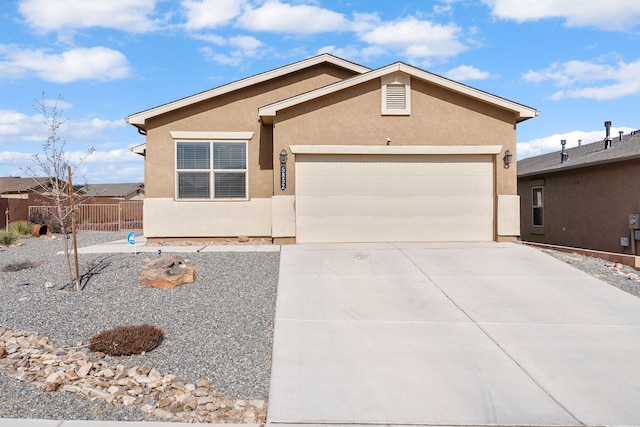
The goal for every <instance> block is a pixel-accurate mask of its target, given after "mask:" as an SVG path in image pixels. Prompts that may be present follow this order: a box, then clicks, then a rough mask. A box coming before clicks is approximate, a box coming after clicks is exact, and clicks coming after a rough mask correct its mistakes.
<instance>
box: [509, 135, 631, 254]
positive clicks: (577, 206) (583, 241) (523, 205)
mask: <svg viewBox="0 0 640 427" xmlns="http://www.w3.org/2000/svg"><path fill="white" fill-rule="evenodd" d="M606 139H607V138H606V136H605V139H604V140H601V141H596V142H593V143H590V144H583V145H581V146H579V147H574V148H569V149H566V150H562V151H556V152H553V153H549V154H544V155H541V156H537V157H531V158H528V159H523V160H520V161H519V162H518V163H517V167H518V195H519V196H520V201H521V202H520V209H521V212H520V222H521V230H520V232H521V238H522V240H524V241H530V242H538V243H548V244H555V245H562V246H570V247H575V248H584V249H595V250H601V251H607V252H618V253H620V252H622V253H632V252H634V251H635V253H637V252H638V250H636V247H635V246H636V243H640V242H638V241H635V237H638V238H640V235H638V236H635V234H636V233H635V232H633V231H632V230H633V228H634V227H639V228H640V218H638V220H637V221H636V224H630V215H631V214H640V131H634V132H631V133H630V134H627V135H623V134H620V135H619V136H614V137H611V138H609V139H610V144H607V146H606V147H605V144H606ZM563 153H564V154H563ZM632 219H633V217H632ZM638 234H640V233H638ZM639 240H640V239H639ZM635 253H634V254H635Z"/></svg>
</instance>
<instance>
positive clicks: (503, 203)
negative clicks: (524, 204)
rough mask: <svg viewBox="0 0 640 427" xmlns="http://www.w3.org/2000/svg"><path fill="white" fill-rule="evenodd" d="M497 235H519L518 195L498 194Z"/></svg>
mask: <svg viewBox="0 0 640 427" xmlns="http://www.w3.org/2000/svg"><path fill="white" fill-rule="evenodd" d="M498 235H499V236H519V235H520V196H516V195H508V194H503V195H498Z"/></svg>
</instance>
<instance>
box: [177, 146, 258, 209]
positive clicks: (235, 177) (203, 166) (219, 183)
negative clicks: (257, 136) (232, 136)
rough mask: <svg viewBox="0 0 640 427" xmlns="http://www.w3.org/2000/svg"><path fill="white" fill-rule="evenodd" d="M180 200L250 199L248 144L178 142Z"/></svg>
mask: <svg viewBox="0 0 640 427" xmlns="http://www.w3.org/2000/svg"><path fill="white" fill-rule="evenodd" d="M176 173H177V177H176V182H177V197H178V199H245V198H247V143H246V142H225V141H194V142H186V141H185V142H183V141H179V142H177V143H176Z"/></svg>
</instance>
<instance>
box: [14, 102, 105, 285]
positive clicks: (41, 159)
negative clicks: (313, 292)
mask: <svg viewBox="0 0 640 427" xmlns="http://www.w3.org/2000/svg"><path fill="white" fill-rule="evenodd" d="M61 104H62V96H60V95H58V98H57V99H56V100H55V102H53V104H51V105H50V104H48V103H47V102H46V100H45V97H44V92H43V93H42V99H41V100H36V104H34V106H33V108H34V109H35V110H36V111H38V112H39V113H40V114H41V115H42V117H43V118H44V120H43V123H44V125H45V126H46V128H47V132H48V136H47V141H46V142H45V143H44V144H43V145H42V153H40V154H34V155H33V165H32V166H30V167H27V168H26V170H27V172H28V173H29V174H31V175H32V176H33V177H36V176H37V174H40V175H42V176H44V177H46V179H45V180H42V181H39V182H40V187H41V190H42V196H44V197H45V198H47V199H48V200H49V201H50V203H51V206H52V209H51V210H50V215H51V219H52V221H54V222H55V223H56V225H57V226H58V227H59V229H60V232H61V234H62V246H63V249H64V259H65V264H66V269H67V273H68V275H69V284H73V282H74V275H73V270H72V268H71V259H70V251H69V242H68V236H69V233H70V232H71V227H70V222H71V217H72V215H74V214H75V211H76V209H75V207H76V206H77V203H75V204H74V199H75V196H74V189H73V188H72V187H71V186H70V185H69V183H70V182H71V176H72V175H73V174H74V173H75V171H76V170H77V169H78V167H79V166H80V163H82V161H83V160H84V159H86V157H87V156H89V155H90V154H91V153H93V151H94V149H93V148H90V149H89V151H88V152H87V154H86V155H85V156H83V157H82V158H81V159H80V160H79V162H78V163H77V164H73V163H71V162H70V160H69V159H68V156H67V155H66V153H65V151H64V147H65V144H66V142H65V140H64V139H60V136H59V132H60V128H61V126H62V125H63V124H64V123H65V122H66V119H64V117H63V110H62V106H61ZM75 282H76V291H79V290H80V280H79V278H76V280H75Z"/></svg>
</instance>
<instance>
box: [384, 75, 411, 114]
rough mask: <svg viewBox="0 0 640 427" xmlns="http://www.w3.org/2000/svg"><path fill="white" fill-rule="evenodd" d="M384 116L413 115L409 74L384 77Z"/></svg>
mask: <svg viewBox="0 0 640 427" xmlns="http://www.w3.org/2000/svg"><path fill="white" fill-rule="evenodd" d="M382 114H383V115H400V116H408V115H410V114H411V77H409V76H408V75H407V74H404V73H394V74H391V75H388V76H384V77H382Z"/></svg>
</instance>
